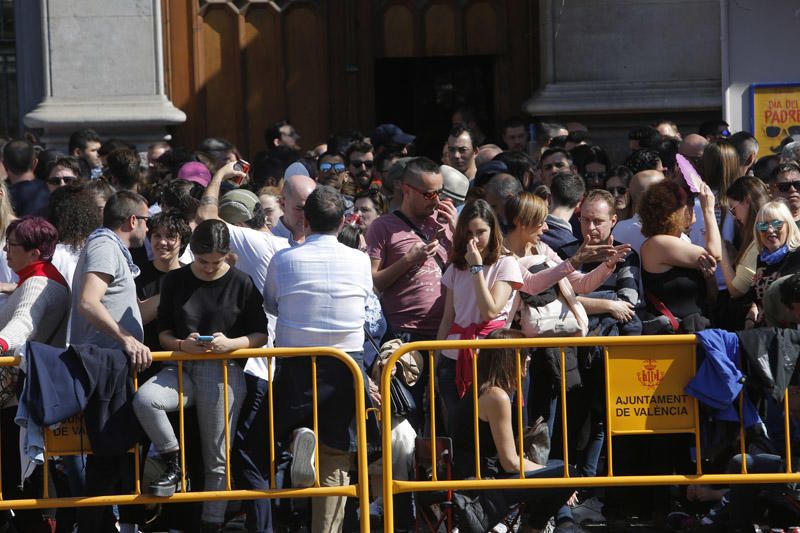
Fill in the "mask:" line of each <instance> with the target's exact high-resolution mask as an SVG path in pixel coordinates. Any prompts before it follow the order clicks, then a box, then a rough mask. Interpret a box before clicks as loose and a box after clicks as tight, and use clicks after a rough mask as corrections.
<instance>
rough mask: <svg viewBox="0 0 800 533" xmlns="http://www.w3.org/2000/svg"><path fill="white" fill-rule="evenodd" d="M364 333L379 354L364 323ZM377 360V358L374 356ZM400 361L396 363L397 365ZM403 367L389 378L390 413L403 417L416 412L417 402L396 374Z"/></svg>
mask: <svg viewBox="0 0 800 533" xmlns="http://www.w3.org/2000/svg"><path fill="white" fill-rule="evenodd" d="M364 334H365V335H366V337H367V340H369V342H370V344H372V347H373V348H375V353H377V354H380V353H381V349H380V347H379V346H378V343H377V342H375V339H374V338H373V337H372V334H371V333H370V332H369V330H368V329H367V326H366V325H364ZM376 361H377V358H376ZM399 364H400V363H396V365H399ZM402 372H403V369H402V368H398V369H397V372H395V375H394V376H392V379H391V380H389V396H390V398H389V400H390V401H391V404H392V414H393V415H395V416H401V417H403V418H407V417H409V416H413V415H414V414H415V413H416V412H417V402H416V401H414V395H413V394H411V390H410V389H409V388H408V386H407V385H406V384H405V383H404V382H403V380H402V379H400V378H399V377H398V376H400V375H402Z"/></svg>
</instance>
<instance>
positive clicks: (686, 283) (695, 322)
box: [639, 181, 722, 332]
mask: <svg viewBox="0 0 800 533" xmlns="http://www.w3.org/2000/svg"><path fill="white" fill-rule="evenodd" d="M699 196H700V206H701V207H702V210H703V214H704V217H703V218H704V224H705V229H706V232H705V236H706V246H705V248H701V247H700V246H697V245H695V244H692V243H691V242H688V241H686V240H684V238H682V235H683V233H684V232H686V231H688V229H689V228H690V227H691V225H692V224H693V223H694V201H695V195H694V194H692V193H690V192H689V191H688V190H687V189H686V188H685V186H682V185H679V184H678V183H676V182H674V181H662V182H659V183H656V184H655V185H653V186H651V187H650V188H649V189H648V190H647V191H646V192H645V193H644V196H643V197H642V199H641V202H640V203H639V217H640V218H641V220H642V235H644V236H645V237H647V239H646V240H645V241H644V244H642V254H641V256H642V281H643V282H644V288H645V292H646V295H647V303H648V306H649V308H650V310H651V311H652V312H653V313H654V314H656V315H663V316H665V317H667V319H668V320H669V322H670V324H671V326H672V329H673V330H675V331H676V332H677V329H678V327H679V326H680V329H681V330H682V331H687V332H692V331H699V330H701V329H704V328H706V327H708V325H709V324H710V321H709V320H708V319H707V318H705V317H706V316H708V314H707V313H706V309H707V304H708V303H709V300H710V299H711V298H712V295H713V296H715V295H716V290H717V283H716V279H715V277H714V270H715V269H716V263H717V260H718V259H719V257H720V256H721V254H722V251H721V239H720V235H719V228H718V227H717V218H716V217H715V216H714V194H713V193H712V192H711V189H710V188H709V186H708V185H706V184H705V183H701V184H700V193H699ZM679 322H680V324H679Z"/></svg>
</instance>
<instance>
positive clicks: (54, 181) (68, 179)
mask: <svg viewBox="0 0 800 533" xmlns="http://www.w3.org/2000/svg"><path fill="white" fill-rule="evenodd" d="M74 179H75V176H50V177H49V178H47V179H46V180H45V181H47V183H49V184H50V185H67V184H68V183H72V181H73V180H74Z"/></svg>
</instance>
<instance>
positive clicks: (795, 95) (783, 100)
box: [750, 83, 800, 157]
mask: <svg viewBox="0 0 800 533" xmlns="http://www.w3.org/2000/svg"><path fill="white" fill-rule="evenodd" d="M750 110H751V111H750V113H751V114H750V125H751V128H752V133H753V135H754V136H755V138H756V140H758V157H763V156H765V155H772V154H778V153H780V144H781V141H782V140H783V139H784V138H786V137H788V136H789V135H797V134H800V83H780V84H779V83H769V84H753V85H751V86H750Z"/></svg>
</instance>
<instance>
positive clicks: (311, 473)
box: [291, 428, 317, 489]
mask: <svg viewBox="0 0 800 533" xmlns="http://www.w3.org/2000/svg"><path fill="white" fill-rule="evenodd" d="M316 449H317V436H316V435H314V432H313V431H311V430H310V429H308V428H299V429H297V430H296V431H295V432H294V440H293V441H292V469H291V476H292V487H295V488H298V489H302V488H307V487H311V486H312V485H314V480H315V479H316V474H315V470H314V455H315V454H314V452H315V450H316Z"/></svg>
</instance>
